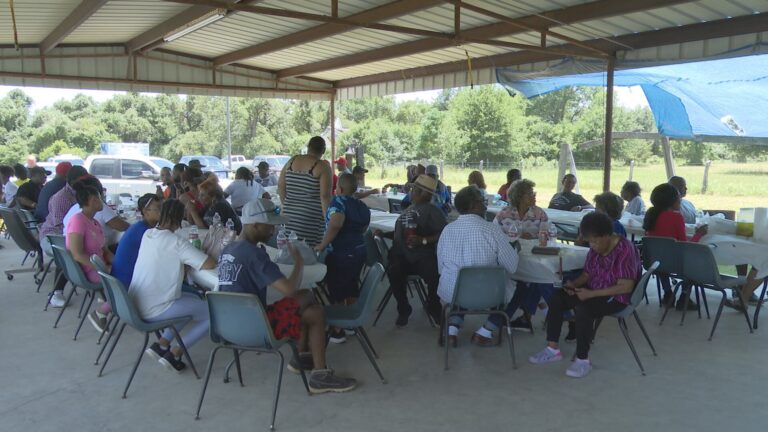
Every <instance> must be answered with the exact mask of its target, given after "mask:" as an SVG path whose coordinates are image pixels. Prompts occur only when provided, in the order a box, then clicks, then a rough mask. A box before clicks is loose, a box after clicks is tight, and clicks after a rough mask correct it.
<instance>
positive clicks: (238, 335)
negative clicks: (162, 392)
mask: <svg viewBox="0 0 768 432" xmlns="http://www.w3.org/2000/svg"><path fill="white" fill-rule="evenodd" d="M206 298H207V299H208V311H209V313H210V318H211V327H210V336H211V341H213V343H215V344H216V347H215V348H214V349H213V350H212V351H211V355H210V357H209V359H208V367H207V368H206V370H205V380H204V381H203V390H202V392H201V393H200V400H199V401H198V403H197V412H196V414H195V420H199V419H200V409H201V408H202V406H203V398H205V391H206V390H207V388H208V381H209V380H210V378H211V370H212V369H213V362H214V360H215V359H216V353H217V352H218V351H219V350H220V349H222V348H224V349H231V350H232V352H233V353H234V355H235V365H236V367H237V377H238V379H239V380H240V385H241V386H242V385H243V375H242V371H241V369H240V351H255V352H259V353H268V354H275V355H276V356H277V357H278V358H279V359H280V364H279V365H278V368H277V384H276V385H275V396H274V401H273V403H272V420H271V422H270V426H269V428H270V429H274V428H275V417H276V415H277V402H278V400H279V399H280V386H281V384H282V381H283V368H284V366H285V358H284V357H283V353H281V352H280V347H282V346H283V345H285V344H287V345H289V346H290V347H291V350H292V351H293V355H294V356H295V357H296V358H299V353H298V350H297V348H296V344H295V343H294V342H293V341H292V340H291V339H289V338H284V339H276V338H275V335H274V333H273V332H272V326H271V325H270V324H269V319H268V318H267V313H266V311H265V310H264V305H262V304H261V300H259V297H258V296H256V295H254V294H243V293H230V292H209V293H207V294H206ZM301 379H302V381H303V382H304V387H305V388H306V390H307V393H309V384H308V383H307V377H306V375H305V374H304V371H303V370H301Z"/></svg>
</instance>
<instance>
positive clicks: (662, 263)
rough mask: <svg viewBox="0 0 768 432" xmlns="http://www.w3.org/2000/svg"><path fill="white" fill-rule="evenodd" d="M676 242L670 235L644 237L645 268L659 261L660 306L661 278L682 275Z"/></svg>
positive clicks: (643, 256) (660, 296)
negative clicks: (676, 251)
mask: <svg viewBox="0 0 768 432" xmlns="http://www.w3.org/2000/svg"><path fill="white" fill-rule="evenodd" d="M675 242H676V240H675V239H673V238H669V237H653V236H648V237H643V254H642V257H641V258H642V260H643V268H645V269H648V267H649V266H650V265H651V264H652V263H654V262H657V261H658V263H659V267H658V270H657V271H656V292H657V294H658V296H659V307H662V306H663V302H662V298H663V296H662V295H661V278H673V277H675V276H677V277H678V278H679V277H680V275H679V273H680V268H681V266H682V261H681V260H680V257H679V256H678V255H677V254H676V253H675ZM673 297H674V296H673ZM662 321H663V320H662Z"/></svg>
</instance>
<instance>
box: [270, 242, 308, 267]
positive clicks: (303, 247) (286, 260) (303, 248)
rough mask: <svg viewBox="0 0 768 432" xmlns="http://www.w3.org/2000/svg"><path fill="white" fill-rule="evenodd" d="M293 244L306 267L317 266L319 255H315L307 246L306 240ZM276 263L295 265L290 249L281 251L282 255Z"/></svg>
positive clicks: (280, 254) (279, 255)
mask: <svg viewBox="0 0 768 432" xmlns="http://www.w3.org/2000/svg"><path fill="white" fill-rule="evenodd" d="M292 244H293V247H295V248H296V250H298V251H299V253H300V254H301V258H303V260H304V265H312V264H317V255H315V251H314V250H312V248H310V247H309V246H307V243H306V242H305V241H304V240H300V241H296V242H293V243H292ZM275 262H276V263H278V264H291V265H292V264H293V257H292V256H291V253H290V252H288V248H285V249H280V253H279V254H278V256H277V259H276V260H275Z"/></svg>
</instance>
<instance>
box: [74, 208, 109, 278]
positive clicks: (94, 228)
mask: <svg viewBox="0 0 768 432" xmlns="http://www.w3.org/2000/svg"><path fill="white" fill-rule="evenodd" d="M71 233H77V234H80V235H82V236H83V249H84V250H85V253H86V254H88V256H91V255H94V254H95V255H98V256H100V257H102V258H104V252H103V249H104V231H102V230H101V225H100V224H99V223H98V222H97V221H96V220H94V219H89V218H88V216H86V215H84V214H83V212H78V213H76V214H75V215H74V216H72V219H71V220H70V221H69V225H67V249H69V248H70V246H69V234H71ZM80 267H81V268H82V269H83V273H85V277H86V278H88V280H89V281H91V282H94V283H99V281H100V279H99V274H98V273H97V272H96V269H94V268H92V267H84V266H83V265H82V264H81V265H80Z"/></svg>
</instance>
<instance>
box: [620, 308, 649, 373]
mask: <svg viewBox="0 0 768 432" xmlns="http://www.w3.org/2000/svg"><path fill="white" fill-rule="evenodd" d="M619 328H620V329H621V333H622V334H623V335H624V339H626V341H627V345H629V349H630V350H632V355H634V356H635V361H636V362H637V365H638V366H640V372H642V373H643V375H645V368H643V363H642V362H640V357H638V355H637V351H636V350H635V345H633V344H632V339H630V337H629V329H627V322H626V321H625V320H624V318H619Z"/></svg>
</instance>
